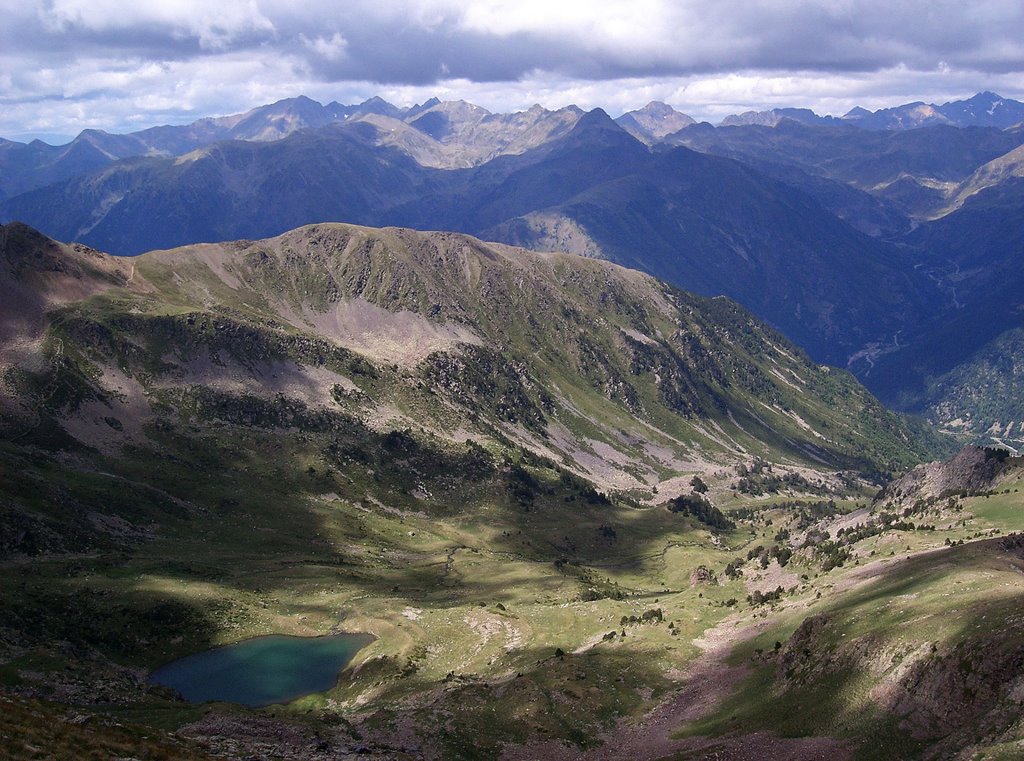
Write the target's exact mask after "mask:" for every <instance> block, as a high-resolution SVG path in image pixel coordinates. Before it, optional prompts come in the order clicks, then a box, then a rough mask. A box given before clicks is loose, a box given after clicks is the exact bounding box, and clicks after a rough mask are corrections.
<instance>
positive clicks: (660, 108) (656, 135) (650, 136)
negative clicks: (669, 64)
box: [615, 100, 696, 143]
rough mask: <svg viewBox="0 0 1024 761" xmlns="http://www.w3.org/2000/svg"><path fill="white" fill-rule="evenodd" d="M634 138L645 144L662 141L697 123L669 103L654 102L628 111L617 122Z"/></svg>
mask: <svg viewBox="0 0 1024 761" xmlns="http://www.w3.org/2000/svg"><path fill="white" fill-rule="evenodd" d="M615 121H616V123H617V124H618V125H619V126H620V127H622V129H624V130H626V132H628V133H629V134H631V135H632V136H633V137H635V138H637V139H638V140H641V141H643V142H645V143H652V142H655V141H658V140H661V139H662V138H664V137H665V136H666V135H671V134H672V133H674V132H678V131H679V130H681V129H683V128H684V127H689V126H690V125H692V124H695V123H696V122H695V121H694V120H693V119H692V118H691V117H689V116H687V115H686V114H683V113H680V112H679V111H676V110H675V109H674V108H672V106H670V105H668V104H667V103H662V102H661V101H659V100H652V101H651V102H650V103H648V104H647V105H646V106H644V107H643V108H640V109H637V110H636V111H628V112H626V113H624V114H623V115H622V116H620V117H619V118H618V119H616V120H615Z"/></svg>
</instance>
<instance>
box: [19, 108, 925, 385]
mask: <svg viewBox="0 0 1024 761" xmlns="http://www.w3.org/2000/svg"><path fill="white" fill-rule="evenodd" d="M435 108H436V107H435ZM427 113H437V112H436V111H434V110H429V111H428V112H427ZM401 134H404V133H400V132H394V133H392V132H388V131H386V130H383V128H381V127H376V126H373V125H371V124H369V123H366V122H363V123H357V124H352V125H347V126H346V125H335V126H331V127H326V128H323V129H319V130H311V131H306V132H300V133H297V134H295V135H292V136H291V137H288V138H285V139H283V140H279V141H276V142H272V143H263V144H257V143H242V142H232V143H222V144H218V145H216V146H213V147H211V148H206V149H203V150H201V151H197V152H195V153H192V154H188V155H186V156H184V157H181V158H179V159H133V160H130V161H127V162H119V163H117V164H114V165H112V166H110V167H108V168H106V169H104V170H101V171H100V172H97V173H94V174H90V175H86V176H84V177H80V178H77V179H75V180H72V181H70V182H68V183H65V184H63V185H54V186H51V187H48V188H44V189H41V190H38V191H34V192H32V193H27V194H23V195H21V196H19V197H17V198H14V199H10V200H8V201H7V202H6V203H4V204H3V205H2V207H0V213H2V214H3V215H6V216H7V218H9V219H20V220H23V221H26V222H28V223H30V224H32V225H34V226H36V227H39V228H40V229H43V230H46V231H47V232H49V233H50V234H52V235H54V236H56V237H58V238H64V239H71V240H81V241H82V242H85V243H87V244H89V245H92V246H94V247H96V248H101V249H104V250H111V251H114V252H116V253H119V254H133V253H138V252H141V251H143V250H147V249H152V248H169V247H173V246H177V245H183V244H186V243H190V242H198V241H214V240H223V239H233V238H257V237H263V236H266V235H275V234H279V233H281V232H283V231H284V230H287V229H290V228H293V227H296V226H298V225H302V224H308V223H313V222H323V221H346V222H354V223H359V224H370V225H400V226H406V227H414V228H417V229H425V230H437V229H441V230H459V231H463V232H468V233H471V234H475V235H479V236H481V237H484V238H489V239H498V240H502V241H504V242H507V243H511V244H516V245H525V246H527V247H530V248H536V249H540V250H549V251H550V250H571V251H574V252H576V253H583V254H587V255H589V256H595V257H599V258H605V259H609V260H612V261H615V262H617V263H619V264H623V265H626V266H630V267H636V268H639V269H642V270H644V271H646V272H648V273H650V274H653V275H655V276H657V277H660V278H662V279H664V280H668V281H670V282H672V283H674V284H675V285H678V286H680V287H684V288H687V289H690V290H695V291H697V292H700V293H704V294H706V295H718V294H723V295H726V296H729V297H730V298H733V299H736V300H738V301H740V302H741V303H743V304H744V305H745V306H747V307H748V308H750V309H752V310H753V311H754V312H755V314H757V315H758V316H759V317H761V318H762V319H765V320H767V321H768V322H770V323H771V324H772V325H774V326H775V327H777V328H779V329H781V330H782V331H783V332H784V333H785V334H786V335H787V336H788V337H789V338H791V339H792V340H795V341H796V342H797V343H798V344H799V345H801V346H803V347H804V348H806V349H807V350H808V351H809V352H810V353H811V355H812V356H813V357H814V358H815V359H818V360H819V361H827V362H831V363H833V364H838V365H845V364H846V361H847V359H848V357H850V355H852V354H855V353H857V352H859V351H861V350H862V349H863V348H864V347H865V346H866V345H868V344H873V343H881V344H885V343H888V342H889V341H890V340H891V338H892V336H893V335H895V334H896V333H897V332H898V331H900V330H901V329H904V328H905V326H906V325H907V324H908V322H913V321H915V320H918V319H920V317H921V315H922V314H923V313H924V312H925V311H926V310H927V308H928V303H929V301H930V300H931V299H933V298H934V295H933V293H932V290H933V288H934V286H933V285H932V283H931V281H930V280H929V279H927V278H926V277H924V276H923V275H922V273H919V272H918V271H916V270H915V269H914V268H913V264H914V263H915V262H913V261H911V260H909V259H908V258H907V257H905V256H903V254H902V252H901V251H900V250H898V249H894V248H892V247H890V246H889V245H887V244H885V243H881V242H879V241H877V240H874V239H871V238H870V237H868V236H866V235H864V234H863V233H860V232H858V231H857V230H854V229H853V228H852V227H850V225H848V224H847V223H846V222H843V221H842V220H840V219H837V218H836V217H835V216H834V215H833V214H832V213H830V212H829V211H828V210H826V209H825V208H823V207H821V206H820V205H819V204H818V203H816V202H815V200H814V199H813V198H811V197H808V196H807V195H805V194H804V193H803V192H801V191H799V190H794V189H793V188H792V187H791V186H789V185H786V184H784V183H780V182H777V181H774V180H771V179H769V178H767V177H765V176H764V175H762V174H760V173H759V172H758V171H757V170H754V169H750V168H748V167H744V166H742V165H740V164H738V163H736V162H734V161H730V160H726V159H721V158H716V157H712V156H703V155H699V154H696V153H694V152H692V151H688V150H686V149H684V148H676V149H674V150H670V151H659V152H652V151H650V150H649V149H648V148H647V147H646V146H644V145H643V144H642V143H641V142H639V141H638V140H636V139H635V138H633V137H632V136H630V135H629V134H627V133H626V132H625V131H624V130H622V129H621V128H620V127H619V126H618V125H616V124H615V123H614V122H613V121H612V120H611V119H610V118H609V117H608V116H607V115H606V114H604V113H603V112H600V111H594V112H591V113H590V114H587V115H586V116H585V117H583V118H581V119H579V120H578V121H577V122H576V123H575V125H574V126H573V127H572V129H571V130H569V131H568V132H567V133H566V134H564V135H562V136H561V137H557V138H553V139H551V140H549V141H548V142H546V143H544V144H543V145H541V146H538V147H535V148H533V149H531V150H528V151H526V152H524V153H522V154H521V155H516V156H502V157H499V158H496V159H494V160H492V161H489V162H487V163H485V164H483V165H481V166H479V167H476V168H472V169H463V170H458V171H444V170H436V169H429V168H425V167H423V166H421V165H420V164H418V163H416V161H414V160H413V158H412V157H411V156H409V155H408V154H406V153H405V152H403V150H402V149H400V147H398V146H397V145H392V146H391V147H384V146H383V145H381V142H382V140H383V141H384V142H388V140H390V141H391V142H392V143H394V141H395V140H398V139H399V137H400V135H401ZM382 135H385V137H386V136H389V135H390V136H391V138H387V139H384V138H382ZM395 136H399V137H395ZM142 220H146V223H145V224H142ZM880 283H882V284H884V286H885V287H884V288H881V289H880V288H879V287H878V285H879V284H880Z"/></svg>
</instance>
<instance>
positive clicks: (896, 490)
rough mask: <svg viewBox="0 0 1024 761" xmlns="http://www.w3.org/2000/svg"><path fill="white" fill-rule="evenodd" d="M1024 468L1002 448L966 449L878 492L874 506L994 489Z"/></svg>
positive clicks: (1022, 459) (1019, 459)
mask: <svg viewBox="0 0 1024 761" xmlns="http://www.w3.org/2000/svg"><path fill="white" fill-rule="evenodd" d="M1022 466H1024V457H1011V456H1010V453H1009V452H1007V451H1006V450H1003V449H991V448H987V447H986V448H981V447H975V446H967V447H964V448H963V449H962V450H960V452H959V453H958V454H957V455H956V456H955V457H953V458H952V459H950V460H947V461H946V462H930V463H928V464H926V465H918V466H917V467H916V468H914V469H913V470H911V471H910V472H909V473H907V474H906V475H905V476H903V477H902V478H900V479H898V480H896V481H893V482H892V483H890V484H889V485H888V486H886V487H885V488H884V489H882V491H880V492H879V493H878V496H877V497H876V498H875V504H903V503H909V502H915V501H917V500H919V499H929V498H935V497H941V496H943V495H946V494H952V493H955V492H966V493H972V492H979V491H984V490H986V489H991V488H993V487H994V486H996V485H997V484H999V483H1001V482H1002V481H1003V480H1005V479H1006V478H1007V477H1008V476H1009V475H1010V474H1011V473H1015V472H1018V471H1019V470H1020V469H1021V467H1022Z"/></svg>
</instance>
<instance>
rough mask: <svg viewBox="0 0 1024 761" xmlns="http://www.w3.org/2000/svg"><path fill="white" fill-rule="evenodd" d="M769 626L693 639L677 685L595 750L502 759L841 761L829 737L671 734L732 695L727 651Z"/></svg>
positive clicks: (838, 746) (539, 749) (556, 747)
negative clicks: (692, 652) (693, 652)
mask: <svg viewBox="0 0 1024 761" xmlns="http://www.w3.org/2000/svg"><path fill="white" fill-rule="evenodd" d="M769 625H770V624H769V622H768V621H758V622H756V623H747V624H743V625H741V624H740V623H739V622H738V621H737V620H736V619H727V620H726V621H723V622H721V623H719V624H718V625H717V626H715V627H714V628H712V629H709V630H708V631H706V632H704V634H703V635H701V636H700V637H699V638H698V639H696V640H694V644H695V645H697V646H698V647H699V648H700V649H701V650H702V652H701V654H700V655H698V656H697V657H696V658H695V659H694V660H692V661H691V662H690V663H689V664H688V665H687V667H686V669H685V670H684V672H683V674H682V676H681V677H680V680H679V681H680V682H681V684H680V687H679V688H678V689H677V690H676V691H674V692H673V693H672V694H671V695H669V697H668V698H666V699H665V700H664V701H662V703H661V704H660V705H658V706H657V707H655V708H654V709H653V710H652V711H650V712H649V713H647V714H646V715H645V716H644V717H643V718H642V719H641V720H640V721H639V722H638V723H636V724H630V723H620V724H619V725H618V726H616V727H615V729H612V730H609V731H607V732H605V733H603V734H602V735H601V737H600V739H601V742H602V744H601V746H600V747H598V748H594V749H592V750H588V751H581V750H579V749H577V748H570V747H568V746H566V745H564V744H562V743H559V742H554V741H545V742H536V743H528V744H526V745H518V746H510V747H509V748H507V749H506V751H505V753H504V754H503V755H502V759H503V761H647V760H648V759H650V760H651V761H653V760H654V759H663V758H680V759H719V760H720V761H775V760H777V759H780V760H781V759H785V761H819V760H820V761H844V759H847V758H849V755H850V749H849V748H847V747H846V746H845V745H844V744H843V743H840V742H838V741H836V740H832V739H830V738H819V737H812V738H797V739H791V738H782V737H776V736H775V735H773V734H771V733H769V732H757V733H753V734H747V735H728V736H724V737H716V738H708V737H688V738H684V739H674V738H673V737H672V736H671V735H672V733H673V732H674V731H676V730H678V729H679V728H680V727H682V726H685V725H686V724H690V723H692V722H694V721H697V720H698V719H701V718H703V717H705V716H707V715H708V714H710V713H711V712H712V711H713V710H714V709H715V708H716V707H717V706H718V705H719V704H720V703H721V702H722V700H724V699H725V698H726V697H728V696H729V694H731V693H732V691H733V689H734V688H735V687H736V686H737V685H738V684H739V683H740V682H741V681H742V680H743V678H744V677H745V676H746V675H747V673H748V669H747V667H745V666H731V665H728V664H727V663H726V659H727V657H728V655H729V653H731V652H732V650H733V648H734V647H735V646H736V645H738V644H739V643H740V642H743V641H746V640H748V639H750V638H751V637H753V636H755V635H756V634H757V633H758V632H759V631H761V630H763V629H764V628H766V627H767V626H769Z"/></svg>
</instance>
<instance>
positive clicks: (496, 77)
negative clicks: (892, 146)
mask: <svg viewBox="0 0 1024 761" xmlns="http://www.w3.org/2000/svg"><path fill="white" fill-rule="evenodd" d="M0 13H2V14H3V18H4V19H5V21H4V24H3V25H0V135H10V134H23V133H25V132H30V131H42V128H43V127H44V126H45V128H46V130H49V131H53V130H60V131H64V132H67V133H73V132H77V131H78V130H79V129H81V128H83V127H86V126H90V127H102V128H106V129H110V130H124V129H127V128H137V127H139V126H146V125H148V124H152V123H158V122H177V123H182V122H186V121H188V120H190V119H192V118H196V117H197V116H201V115H206V114H224V113H232V112H237V111H243V110H246V109H248V108H251V107H253V106H255V105H259V104H261V103H265V102H269V101H272V100H275V99H278V98H281V97H288V96H293V95H297V94H300V93H304V94H307V95H310V96H311V97H315V98H318V99H320V100H334V99H337V100H342V101H347V102H351V101H356V100H361V99H363V98H365V97H368V96H370V95H374V94H381V95H383V96H384V97H388V98H391V99H395V100H398V101H403V102H406V101H407V102H412V101H414V100H419V101H422V100H424V99H426V98H427V97H430V95H433V94H435V93H437V94H439V95H440V96H441V97H462V98H465V99H467V100H474V101H476V102H479V103H480V105H483V106H485V107H488V108H491V109H492V110H508V109H512V108H526V107H528V106H529V105H531V104H532V103H533V102H537V101H539V102H541V103H542V104H543V105H546V106H549V107H557V106H561V105H565V104H567V103H571V102H577V103H578V104H579V105H580V106H582V107H593V106H597V105H600V106H603V107H604V108H606V109H607V110H608V111H609V112H611V113H616V112H619V111H621V110H625V109H629V108H635V107H637V106H640V105H643V104H644V103H646V102H647V101H649V100H651V99H660V100H665V101H667V102H670V103H672V104H673V105H675V106H677V107H679V108H681V109H683V110H686V111H688V112H691V113H692V114H693V115H694V116H697V117H699V118H709V119H712V120H714V119H717V118H720V117H721V116H723V115H725V114H727V113H732V112H735V111H740V110H746V109H750V108H754V109H761V108H770V107H774V106H780V105H796V106H806V107H811V108H814V109H815V110H819V111H824V112H827V113H833V114H835V113H843V112H845V111H846V110H848V109H849V107H851V106H853V105H855V104H861V105H864V106H866V107H879V106H883V105H894V104H896V103H900V102H906V101H908V100H917V99H922V100H928V101H935V102H943V101H944V100H948V99H950V98H955V97H963V96H966V95H970V94H971V93H973V92H975V91H977V90H981V89H991V90H994V91H996V92H1000V93H1001V94H1003V95H1006V96H1008V97H1017V98H1022V97H1024V37H1022V35H1021V34H1020V30H1021V29H1024V4H1022V3H1021V2H1020V1H1019V0H975V2H972V3H969V4H962V3H959V2H957V3H954V2H951V0H927V1H926V0H905V2H900V3H892V2H891V0H885V1H884V2H883V1H882V0H825V1H823V0H763V1H761V2H756V1H753V0H752V1H751V2H746V3H731V2H722V3H707V2H706V0H633V2H624V0H616V1H609V2H602V3H592V2H580V1H579V0H567V1H566V2H560V3H552V2H550V0H543V1H542V0H476V1H475V2H456V1H455V0H406V1H404V2H400V1H399V0H347V1H346V2H344V3H338V2H336V0H308V2H306V3H303V4H301V5H299V4H297V3H294V2H291V1H290V0H216V1H213V0H159V1H157V2H150V3H144V2H138V0H135V1H134V2H131V3H129V2H124V0H44V1H42V2H36V3H32V2H15V0H0Z"/></svg>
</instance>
